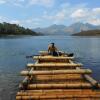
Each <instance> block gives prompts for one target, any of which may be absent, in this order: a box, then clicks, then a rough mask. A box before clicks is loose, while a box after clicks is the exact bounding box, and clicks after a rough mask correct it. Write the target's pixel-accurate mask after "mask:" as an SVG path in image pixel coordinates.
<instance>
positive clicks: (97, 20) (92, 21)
mask: <svg viewBox="0 0 100 100" xmlns="http://www.w3.org/2000/svg"><path fill="white" fill-rule="evenodd" d="M87 22H88V23H90V24H93V25H100V18H94V19H90V20H88V21H87Z"/></svg>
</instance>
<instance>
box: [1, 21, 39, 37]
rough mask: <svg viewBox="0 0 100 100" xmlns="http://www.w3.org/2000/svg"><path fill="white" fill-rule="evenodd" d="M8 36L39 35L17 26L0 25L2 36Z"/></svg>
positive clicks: (4, 23)
mask: <svg viewBox="0 0 100 100" xmlns="http://www.w3.org/2000/svg"><path fill="white" fill-rule="evenodd" d="M7 35H38V33H36V32H34V31H32V30H30V29H28V28H27V29H26V28H24V27H21V26H19V25H16V24H10V23H6V22H3V23H0V36H7Z"/></svg>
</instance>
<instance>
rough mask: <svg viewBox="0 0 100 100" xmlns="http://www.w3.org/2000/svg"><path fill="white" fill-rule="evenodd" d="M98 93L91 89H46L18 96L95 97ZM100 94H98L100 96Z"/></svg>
mask: <svg viewBox="0 0 100 100" xmlns="http://www.w3.org/2000/svg"><path fill="white" fill-rule="evenodd" d="M97 93H98V92H97V91H92V90H91V89H47V90H46V89H45V90H26V91H20V92H18V93H17V96H25V95H44V94H55V95H61V94H65V95H72V94H74V95H76V94H78V95H86V94H87V95H95V94H97ZM99 94H100V92H99V93H98V95H99Z"/></svg>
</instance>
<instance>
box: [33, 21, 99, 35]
mask: <svg viewBox="0 0 100 100" xmlns="http://www.w3.org/2000/svg"><path fill="white" fill-rule="evenodd" d="M95 29H100V26H96V25H92V24H89V23H85V24H84V23H80V22H77V23H74V24H72V25H70V26H65V25H56V24H54V25H51V26H49V27H46V28H36V29H33V31H35V32H41V33H43V34H44V35H72V34H74V33H78V32H81V31H87V30H95Z"/></svg>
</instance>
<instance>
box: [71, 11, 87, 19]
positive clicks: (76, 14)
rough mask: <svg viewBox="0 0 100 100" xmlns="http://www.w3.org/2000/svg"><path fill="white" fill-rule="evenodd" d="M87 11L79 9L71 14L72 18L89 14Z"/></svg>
mask: <svg viewBox="0 0 100 100" xmlns="http://www.w3.org/2000/svg"><path fill="white" fill-rule="evenodd" d="M87 14H88V13H87V11H85V10H84V9H78V10H76V11H74V12H73V13H72V14H71V17H72V18H83V17H86V16H87Z"/></svg>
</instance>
